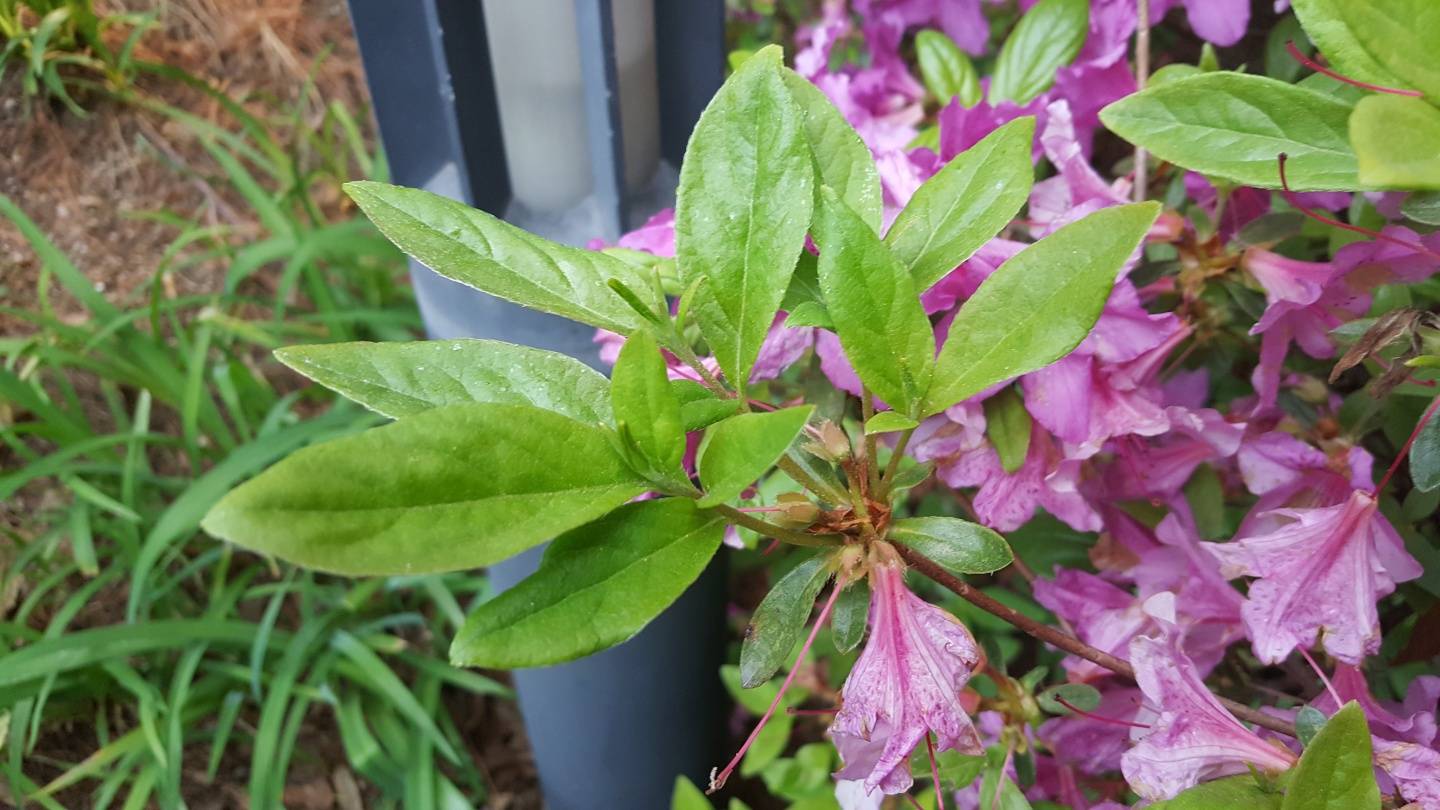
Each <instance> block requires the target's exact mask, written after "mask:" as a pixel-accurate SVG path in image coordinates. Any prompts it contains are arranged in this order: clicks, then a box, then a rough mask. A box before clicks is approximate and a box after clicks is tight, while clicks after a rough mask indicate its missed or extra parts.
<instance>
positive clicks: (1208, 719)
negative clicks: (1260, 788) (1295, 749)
mask: <svg viewBox="0 0 1440 810" xmlns="http://www.w3.org/2000/svg"><path fill="white" fill-rule="evenodd" d="M1159 599H1160V598H1159V597H1152V599H1151V600H1150V601H1148V602H1147V603H1146V604H1147V606H1149V607H1151V608H1152V609H1155V608H1156V606H1157V605H1158V606H1159V607H1160V609H1159V610H1156V613H1157V617H1161V616H1163V613H1164V609H1163V602H1159ZM1162 624H1163V618H1162ZM1130 663H1131V664H1132V665H1134V667H1135V679H1136V682H1137V683H1139V685H1140V690H1141V691H1142V692H1143V693H1144V694H1145V699H1146V702H1147V706H1148V707H1149V708H1151V709H1152V710H1153V711H1155V712H1156V713H1157V714H1156V716H1155V717H1154V718H1153V720H1150V723H1151V727H1150V729H1148V730H1146V731H1139V732H1137V734H1136V736H1137V738H1138V742H1136V744H1135V747H1133V748H1131V749H1130V750H1129V751H1127V752H1125V755H1124V756H1122V757H1121V759H1120V770H1121V772H1122V773H1124V774H1125V781H1126V782H1129V783H1130V787H1131V788H1133V789H1134V790H1135V792H1136V793H1139V794H1140V795H1141V796H1142V797H1144V798H1146V799H1150V800H1159V799H1168V798H1171V797H1173V796H1175V795H1176V794H1177V793H1179V792H1180V791H1182V790H1185V789H1186V788H1188V787H1191V786H1192V785H1196V784H1198V783H1200V782H1203V781H1207V780H1210V779H1217V778H1219V777H1222V776H1228V775H1231V774H1237V773H1245V772H1246V771H1247V770H1248V769H1249V767H1251V766H1254V767H1256V768H1258V769H1260V770H1262V771H1283V770H1285V769H1287V768H1289V767H1290V766H1291V765H1293V764H1295V755H1294V754H1292V753H1290V752H1289V751H1286V750H1285V749H1283V748H1279V747H1276V746H1273V745H1270V744H1269V743H1267V742H1265V741H1264V740H1262V739H1260V738H1259V737H1258V736H1256V735H1255V734H1254V733H1253V732H1251V731H1250V730H1249V729H1247V728H1246V727H1245V726H1244V725H1242V724H1241V723H1240V721H1239V720H1236V719H1235V717H1234V716H1233V715H1231V714H1230V713H1229V712H1228V711H1226V710H1225V707H1223V706H1221V705H1220V702H1219V701H1218V700H1216V699H1215V696H1214V695H1212V694H1211V693H1210V690H1209V689H1207V688H1206V687H1205V683H1204V681H1203V680H1201V678H1200V674H1199V672H1197V671H1196V668H1195V664H1194V662H1192V661H1191V660H1190V659H1189V658H1188V657H1187V656H1186V655H1185V654H1184V653H1183V652H1181V651H1180V648H1179V645H1178V643H1177V640H1176V639H1175V637H1174V635H1173V634H1172V632H1171V631H1170V630H1169V629H1168V628H1166V629H1164V630H1162V632H1161V634H1160V635H1159V636H1158V637H1149V636H1140V637H1138V638H1136V639H1135V640H1133V641H1131V642H1130ZM1140 719H1141V720H1142V722H1143V721H1144V720H1145V718H1144V717H1142V718H1140Z"/></svg>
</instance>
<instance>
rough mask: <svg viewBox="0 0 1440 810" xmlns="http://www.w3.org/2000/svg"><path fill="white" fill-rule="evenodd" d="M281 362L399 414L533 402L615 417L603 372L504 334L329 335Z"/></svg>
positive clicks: (286, 352)
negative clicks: (410, 338)
mask: <svg viewBox="0 0 1440 810" xmlns="http://www.w3.org/2000/svg"><path fill="white" fill-rule="evenodd" d="M275 357H276V359H278V360H279V361H280V362H282V363H284V364H285V365H287V366H289V367H290V368H292V369H295V370H296V371H298V372H300V373H301V374H304V375H305V376H306V377H309V378H310V379H312V380H314V381H315V382H318V383H320V384H321V385H323V386H325V387H326V388H329V389H331V390H332V391H337V392H339V393H341V394H343V395H345V396H346V397H349V398H350V399H352V400H354V401H356V402H358V403H360V404H361V405H364V406H365V407H367V408H369V409H370V410H372V411H375V412H377V413H381V414H384V415H385V416H389V417H391V418H393V419H399V418H400V417H403V416H413V415H414V414H417V413H422V412H424V411H428V410H430V409H432V408H438V407H441V406H444V405H460V404H463V403H467V402H495V403H500V404H508V405H533V406H535V407H537V408H544V409H545V410H548V411H554V412H556V413H558V414H563V415H565V416H568V417H570V418H571V419H576V420H579V421H581V422H585V423H587V424H597V423H606V424H608V423H609V422H610V421H611V417H610V395H609V388H610V383H609V382H608V381H606V379H605V376H604V375H603V374H601V373H600V372H598V371H596V370H594V369H592V368H590V367H589V366H587V365H585V364H584V363H581V362H580V361H579V360H576V359H574V358H573V357H567V356H565V355H563V354H559V353H556V352H550V351H545V350H544V349H533V348H530V347H529V346H516V345H515V344H513V343H504V342H502V341H498V340H425V341H414V342H409V343H323V344H319V345H314V346H290V347H287V348H283V349H277V350H276V351H275Z"/></svg>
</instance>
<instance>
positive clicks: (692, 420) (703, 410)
mask: <svg viewBox="0 0 1440 810" xmlns="http://www.w3.org/2000/svg"><path fill="white" fill-rule="evenodd" d="M670 388H671V389H672V390H673V391H674V392H675V398H676V399H677V400H678V401H679V402H680V421H681V423H682V424H683V425H684V426H685V432H686V433H689V432H690V431H692V430H701V429H703V428H707V427H709V426H710V425H713V424H715V423H716V422H719V421H720V420H721V419H724V418H726V417H727V416H734V415H735V413H736V412H737V411H739V410H740V400H738V399H731V398H722V397H717V396H715V392H713V391H711V390H710V389H708V388H706V387H705V386H703V385H701V384H700V383H697V382H695V381H694V380H671V381H670Z"/></svg>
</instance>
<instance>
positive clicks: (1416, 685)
mask: <svg viewBox="0 0 1440 810" xmlns="http://www.w3.org/2000/svg"><path fill="white" fill-rule="evenodd" d="M1332 693H1333V694H1332ZM1336 696H1339V698H1340V701H1341V702H1342V703H1348V702H1350V701H1352V700H1353V701H1355V702H1357V703H1359V704H1360V708H1361V709H1362V710H1364V712H1365V717H1366V718H1367V719H1368V720H1369V721H1370V730H1371V732H1372V733H1373V734H1375V736H1377V737H1382V738H1384V739H1387V740H1393V741H1395V742H1408V743H1415V744H1416V745H1424V746H1429V745H1432V744H1433V743H1434V742H1435V738H1436V726H1435V723H1436V721H1435V708H1436V705H1437V703H1440V676H1435V675H1421V676H1419V677H1418V678H1416V679H1415V680H1414V681H1411V683H1410V689H1409V690H1408V691H1407V692H1406V694H1405V700H1404V702H1402V703H1382V702H1381V701H1379V700H1377V699H1376V697H1375V696H1374V695H1373V694H1371V692H1370V685H1369V684H1368V683H1366V682H1365V674H1364V673H1363V672H1361V671H1360V670H1359V669H1358V668H1357V667H1353V666H1350V665H1349V664H1345V663H1339V664H1336V665H1335V672H1334V674H1332V675H1331V676H1330V688H1329V689H1326V690H1325V691H1324V692H1321V693H1320V695H1319V696H1318V697H1316V698H1315V700H1314V701H1312V702H1311V705H1312V706H1314V707H1315V708H1317V709H1319V710H1320V711H1322V712H1324V713H1325V714H1326V715H1327V716H1328V715H1332V714H1334V713H1335V712H1337V711H1339V710H1340V705H1339V704H1337V703H1336V702H1335V698H1336Z"/></svg>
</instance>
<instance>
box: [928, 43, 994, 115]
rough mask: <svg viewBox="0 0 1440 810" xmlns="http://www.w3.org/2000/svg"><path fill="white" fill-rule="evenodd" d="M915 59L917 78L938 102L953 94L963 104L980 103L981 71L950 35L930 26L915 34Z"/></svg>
mask: <svg viewBox="0 0 1440 810" xmlns="http://www.w3.org/2000/svg"><path fill="white" fill-rule="evenodd" d="M915 59H916V61H918V62H919V63H920V79H921V80H922V81H924V82H925V87H926V89H928V90H929V91H930V95H932V96H934V97H935V100H936V101H938V102H940V106H942V107H943V106H945V105H946V104H949V103H950V99H952V98H959V99H960V106H962V107H974V106H975V105H976V104H979V103H980V98H981V93H980V73H979V71H977V70H975V65H974V64H972V63H971V62H970V57H968V56H966V55H965V52H964V51H962V50H960V46H958V45H956V44H955V41H954V40H952V39H950V37H947V36H945V35H944V34H942V33H940V32H939V31H935V30H933V29H929V28H927V29H925V30H923V31H921V32H920V33H918V34H916V35H915Z"/></svg>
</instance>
